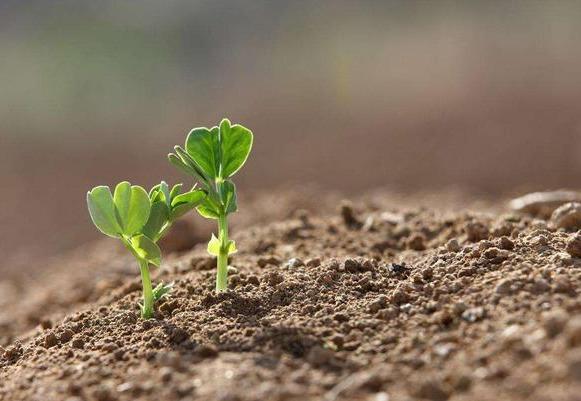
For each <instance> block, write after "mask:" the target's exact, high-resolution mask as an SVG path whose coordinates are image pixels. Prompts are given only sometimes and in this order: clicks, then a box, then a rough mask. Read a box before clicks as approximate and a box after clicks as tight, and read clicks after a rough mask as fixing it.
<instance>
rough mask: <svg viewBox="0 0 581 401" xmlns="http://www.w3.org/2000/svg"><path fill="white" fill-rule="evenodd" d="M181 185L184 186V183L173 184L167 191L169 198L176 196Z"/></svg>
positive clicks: (180, 190)
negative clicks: (168, 191)
mask: <svg viewBox="0 0 581 401" xmlns="http://www.w3.org/2000/svg"><path fill="white" fill-rule="evenodd" d="M183 186H184V184H181V183H180V184H176V185H174V186H173V188H172V189H171V191H170V193H169V196H170V198H171V199H173V198H175V197H176V196H178V195H179V194H180V192H182V187H183Z"/></svg>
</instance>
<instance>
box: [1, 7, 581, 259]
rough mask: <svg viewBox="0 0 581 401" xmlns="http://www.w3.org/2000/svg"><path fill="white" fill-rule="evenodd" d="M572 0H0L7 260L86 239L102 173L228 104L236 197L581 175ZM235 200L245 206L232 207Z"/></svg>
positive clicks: (508, 184) (161, 146)
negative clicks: (237, 155) (239, 139)
mask: <svg viewBox="0 0 581 401" xmlns="http://www.w3.org/2000/svg"><path fill="white" fill-rule="evenodd" d="M579 21H581V2H578V1H538V2H536V1H522V2H505V1H486V2H476V1H465V2H458V1H456V2H454V1H441V2H435V1H434V2H430V1H425V2H413V1H379V0H378V1H373V0H366V1H350V0H349V1H348V0H329V1H314V0H313V1H285V0H276V1H275V0H268V1H225V0H208V1H202V0H200V1H186V0H164V1H153V0H146V1H140V2H135V1H126V0H109V1H99V2H94V1H87V0H83V1H79V0H75V1H73V0H69V1H58V2H52V1H39V0H36V1H18V0H10V1H6V0H3V1H2V2H0V179H1V182H2V185H1V188H2V189H1V201H0V205H1V208H0V252H1V254H2V258H1V259H2V261H1V262H0V270H1V269H2V266H8V265H10V264H15V263H22V261H27V260H30V261H32V260H37V259H38V258H40V257H44V256H49V255H54V254H57V253H58V252H60V251H63V250H65V249H69V248H71V247H74V246H76V245H78V244H80V243H82V242H85V241H88V240H91V239H94V238H98V237H99V234H98V233H97V231H96V230H95V229H94V228H93V227H92V225H91V223H90V221H89V219H88V215H87V212H86V206H85V199H84V198H85V193H86V191H87V190H88V189H89V188H90V187H92V186H94V185H97V184H108V185H114V184H115V183H116V182H117V181H119V180H122V179H128V180H130V181H132V182H133V183H139V184H142V185H145V186H150V185H152V184H154V183H156V182H158V181H159V180H160V179H162V178H165V179H166V180H169V181H170V182H176V181H177V180H180V181H181V180H184V179H185V177H183V176H181V175H180V174H179V173H178V172H177V171H175V170H174V169H173V168H172V167H171V166H169V164H168V163H167V162H166V160H165V155H166V154H167V152H168V151H169V150H171V148H172V146H173V145H174V144H177V143H181V142H183V140H184V138H185V135H186V133H187V132H188V130H189V129H190V128H192V127H193V126H198V125H205V126H208V125H214V124H216V123H217V122H218V121H219V119H220V118H221V117H223V116H227V117H229V118H230V119H231V120H233V121H235V122H240V123H242V124H244V125H246V126H248V127H249V128H251V129H252V130H253V131H254V133H255V138H256V139H255V150H254V153H253V155H252V157H251V160H250V161H249V163H248V165H247V168H246V169H245V170H244V171H243V172H242V173H241V174H240V175H239V176H238V178H237V182H238V184H239V185H238V186H239V189H240V190H241V192H242V195H243V196H244V195H246V196H251V195H253V194H256V193H258V192H260V191H263V192H264V191H269V190H271V189H275V188H282V187H285V186H289V185H293V184H295V185H296V184H303V183H315V184H317V185H319V186H320V187H321V188H323V189H332V190H339V191H344V192H345V193H347V194H349V193H356V192H360V191H364V190H368V189H373V188H376V187H379V186H381V187H387V188H389V189H392V190H394V191H410V192H413V191H418V190H441V189H446V188H450V187H455V188H462V189H465V190H467V191H474V192H476V193H480V194H483V195H487V196H494V195H498V194H506V193H516V192H519V191H521V190H528V189H538V188H555V187H578V186H579V183H580V182H581V181H580V178H581V46H579V43H581V24H580V23H579ZM241 207H244V206H243V205H242V206H241Z"/></svg>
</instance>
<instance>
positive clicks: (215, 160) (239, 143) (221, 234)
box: [168, 119, 253, 292]
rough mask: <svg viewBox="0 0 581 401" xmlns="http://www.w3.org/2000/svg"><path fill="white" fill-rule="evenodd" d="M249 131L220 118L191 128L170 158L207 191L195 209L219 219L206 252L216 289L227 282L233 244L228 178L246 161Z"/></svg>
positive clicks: (232, 196) (231, 185)
mask: <svg viewBox="0 0 581 401" xmlns="http://www.w3.org/2000/svg"><path fill="white" fill-rule="evenodd" d="M252 140H253V136H252V132H251V131H250V130H249V129H247V128H244V127H243V126H241V125H238V124H234V125H231V124H230V121H229V120H227V119H223V120H222V122H220V126H219V127H212V128H203V127H202V128H194V129H193V130H191V131H190V133H189V134H188V137H187V139H186V144H185V150H184V149H183V148H182V147H180V146H176V147H175V148H174V149H175V151H174V153H170V154H169V155H168V158H169V161H170V162H171V163H172V164H173V165H175V166H176V167H178V168H179V169H180V170H182V171H184V172H185V173H187V174H189V175H191V176H192V177H194V179H195V180H196V181H197V182H198V183H199V184H200V185H201V188H202V189H203V190H204V191H205V192H206V194H207V196H206V198H204V199H203V200H202V202H201V203H200V205H199V206H197V208H196V210H197V211H198V213H199V214H201V215H202V216H203V217H205V218H208V219H216V220H218V237H216V236H215V235H214V234H212V239H211V240H210V242H209V243H208V253H210V254H211V255H214V256H216V257H217V265H218V266H217V272H216V291H217V292H220V291H224V290H226V288H227V285H228V256H229V255H231V254H233V253H235V252H236V244H235V243H234V241H232V240H230V239H229V238H228V215H229V214H230V213H234V212H235V211H236V210H237V209H238V206H237V203H236V187H235V186H234V183H233V182H232V180H231V178H232V176H233V175H234V174H236V172H238V170H240V168H241V167H242V166H243V165H244V163H245V162H246V159H247V158H248V155H249V154H250V150H251V149H252Z"/></svg>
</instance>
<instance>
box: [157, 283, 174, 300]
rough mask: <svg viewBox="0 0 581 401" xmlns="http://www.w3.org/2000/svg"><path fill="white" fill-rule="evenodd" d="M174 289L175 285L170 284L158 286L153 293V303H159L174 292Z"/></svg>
mask: <svg viewBox="0 0 581 401" xmlns="http://www.w3.org/2000/svg"><path fill="white" fill-rule="evenodd" d="M172 288H173V283H169V284H163V283H159V284H158V285H156V286H155V288H154V289H153V291H152V294H153V302H157V301H159V300H160V299H162V298H165V297H167V296H168V294H169V292H170V291H171V290H172Z"/></svg>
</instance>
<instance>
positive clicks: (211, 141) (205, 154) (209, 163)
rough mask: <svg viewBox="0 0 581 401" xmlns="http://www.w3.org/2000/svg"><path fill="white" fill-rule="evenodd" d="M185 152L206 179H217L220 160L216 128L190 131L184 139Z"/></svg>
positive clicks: (217, 130)
mask: <svg viewBox="0 0 581 401" xmlns="http://www.w3.org/2000/svg"><path fill="white" fill-rule="evenodd" d="M186 151H187V152H188V155H189V156H190V157H191V158H192V159H193V160H194V161H195V162H196V164H197V165H198V166H199V167H200V168H201V170H202V171H203V172H204V175H205V176H206V177H207V178H210V179H215V178H216V177H218V175H219V174H220V159H221V157H220V144H219V129H218V127H213V128H211V129H208V128H205V127H201V128H194V129H193V130H191V131H190V133H189V134H188V137H187V139H186Z"/></svg>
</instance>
